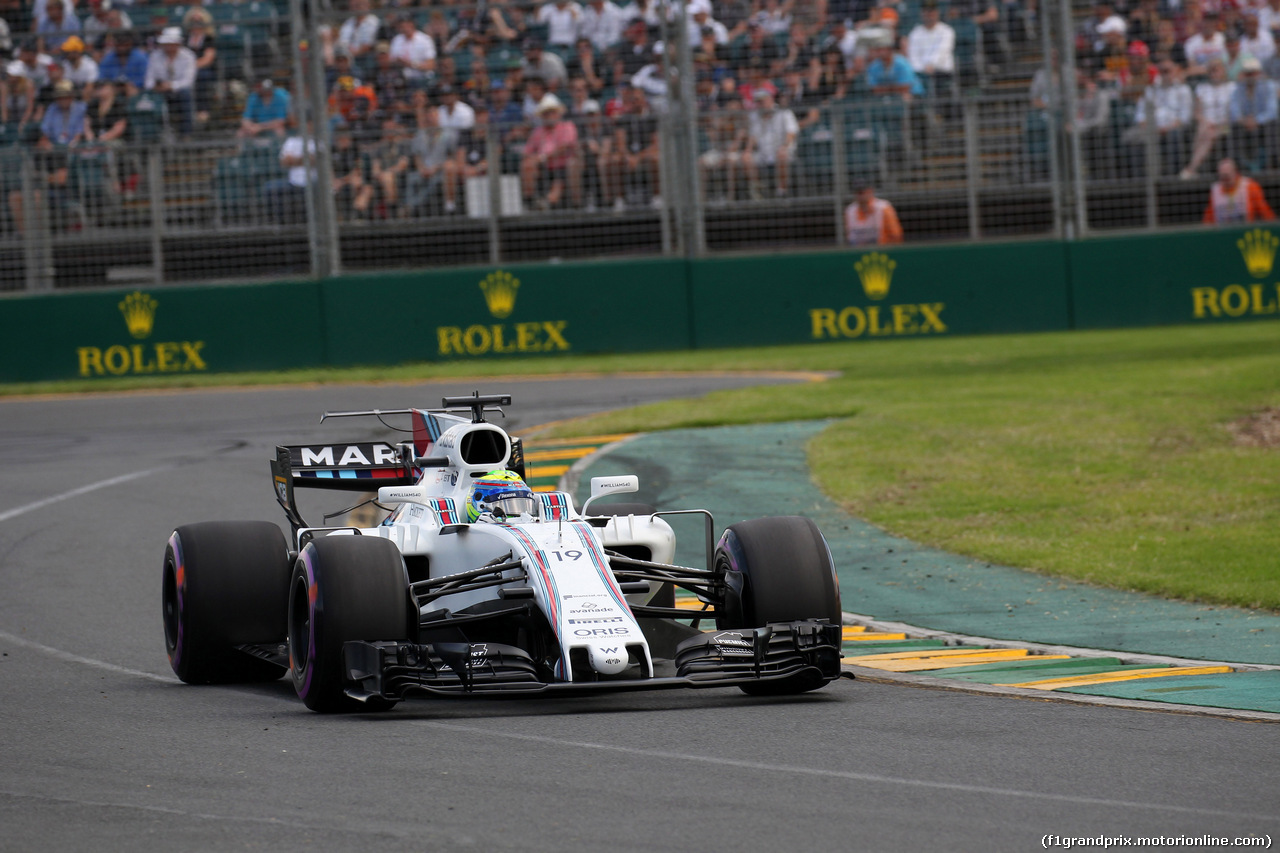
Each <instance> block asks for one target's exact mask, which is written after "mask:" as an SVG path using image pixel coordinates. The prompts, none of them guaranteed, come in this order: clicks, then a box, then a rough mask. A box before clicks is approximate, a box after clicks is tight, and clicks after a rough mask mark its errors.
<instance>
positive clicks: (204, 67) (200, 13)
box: [182, 6, 218, 124]
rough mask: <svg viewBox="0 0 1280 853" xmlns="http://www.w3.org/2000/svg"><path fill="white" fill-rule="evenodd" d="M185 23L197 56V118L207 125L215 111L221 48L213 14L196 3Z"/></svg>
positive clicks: (191, 45) (189, 44) (183, 19)
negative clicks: (214, 99) (217, 44)
mask: <svg viewBox="0 0 1280 853" xmlns="http://www.w3.org/2000/svg"><path fill="white" fill-rule="evenodd" d="M182 25H183V26H184V27H186V28H187V47H188V48H189V49H190V50H191V52H192V53H193V54H195V57H196V83H195V89H194V92H195V106H196V121H197V122H199V123H200V124H205V123H206V122H208V121H209V113H210V112H211V111H212V110H213V96H214V89H215V88H216V87H217V84H218V48H217V46H216V45H214V43H213V31H212V27H213V16H212V15H210V14H209V13H208V11H206V10H205V9H203V8H201V7H199V6H196V7H194V8H192V9H190V10H188V11H187V14H185V15H183V16H182Z"/></svg>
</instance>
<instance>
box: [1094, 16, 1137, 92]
mask: <svg viewBox="0 0 1280 853" xmlns="http://www.w3.org/2000/svg"><path fill="white" fill-rule="evenodd" d="M1127 31H1128V30H1127V27H1126V25H1125V22H1124V19H1123V18H1121V17H1120V16H1119V15H1112V16H1111V17H1110V18H1107V20H1105V21H1103V22H1102V23H1101V24H1099V25H1098V33H1099V34H1100V35H1101V36H1102V48H1101V49H1100V50H1098V51H1096V52H1095V53H1094V54H1093V55H1092V56H1091V57H1090V59H1089V62H1088V63H1087V65H1086V68H1087V69H1088V70H1089V71H1090V72H1091V74H1092V76H1093V79H1094V80H1096V81H1097V83H1098V85H1101V86H1111V87H1118V86H1119V81H1120V78H1121V77H1122V76H1124V75H1125V74H1127V73H1128V71H1129V43H1128V40H1127V35H1126V33H1127Z"/></svg>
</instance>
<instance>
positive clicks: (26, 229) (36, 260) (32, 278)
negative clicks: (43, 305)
mask: <svg viewBox="0 0 1280 853" xmlns="http://www.w3.org/2000/svg"><path fill="white" fill-rule="evenodd" d="M43 192H44V182H43V181H41V180H39V179H38V178H37V176H36V174H35V161H34V159H33V158H32V156H31V155H30V154H28V153H24V154H23V155H22V222H23V227H22V248H23V256H24V257H23V260H24V261H25V262H26V267H27V269H26V279H27V281H26V284H27V290H29V291H31V292H32V293H37V292H41V291H49V290H53V273H54V269H53V250H52V248H51V247H50V245H49V217H48V216H47V213H48V210H49V205H48V203H47V202H46V201H45V200H44V199H43V197H42V196H43Z"/></svg>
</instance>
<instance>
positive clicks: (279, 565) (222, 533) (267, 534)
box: [161, 521, 290, 684]
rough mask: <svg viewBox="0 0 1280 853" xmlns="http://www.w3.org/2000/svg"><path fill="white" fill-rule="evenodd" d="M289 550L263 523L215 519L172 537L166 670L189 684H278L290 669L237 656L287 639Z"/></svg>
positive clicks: (165, 593)
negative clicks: (251, 647) (170, 669)
mask: <svg viewBox="0 0 1280 853" xmlns="http://www.w3.org/2000/svg"><path fill="white" fill-rule="evenodd" d="M289 569H290V566H289V551H288V548H287V546H286V544H285V540H284V536H283V535H282V534H281V533H280V528H278V527H276V526H275V525H274V524H272V523H270V522H266V521H210V522H203V523H200V524H186V525H183V526H182V527H179V528H178V529H177V530H175V531H173V533H172V535H170V536H169V542H168V544H167V546H166V547H165V552H164V570H163V580H162V588H161V604H162V611H163V618H164V641H165V649H166V650H167V651H168V653H169V665H170V666H171V667H173V671H174V672H175V673H176V674H177V676H178V678H180V679H181V680H182V681H184V682H186V683H188V684H213V683H223V684H225V683H233V682H246V681H274V680H275V679H277V678H279V677H280V676H282V675H284V674H285V672H286V669H285V667H283V666H281V665H279V664H276V663H272V662H271V661H268V660H263V659H261V658H258V657H254V656H253V655H251V654H249V653H247V652H242V651H240V650H239V649H238V648H237V646H242V645H270V644H276V643H281V642H283V641H284V639H285V631H286V627H285V602H286V601H287V600H288V596H289Z"/></svg>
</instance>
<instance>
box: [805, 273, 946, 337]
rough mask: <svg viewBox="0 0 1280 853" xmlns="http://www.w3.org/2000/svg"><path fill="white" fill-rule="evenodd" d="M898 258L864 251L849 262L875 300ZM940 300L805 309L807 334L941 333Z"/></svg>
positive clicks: (885, 288)
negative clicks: (808, 326) (851, 262)
mask: <svg viewBox="0 0 1280 853" xmlns="http://www.w3.org/2000/svg"><path fill="white" fill-rule="evenodd" d="M897 268H898V262H897V261H895V260H893V259H892V258H890V257H889V256H888V255H886V254H885V253H883V252H868V253H867V254H864V255H862V256H861V257H859V258H858V260H857V261H855V262H854V264H853V269H854V272H856V273H857V274H858V281H859V282H860V283H861V284H862V293H863V294H864V295H865V296H866V297H867V298H868V299H871V300H873V301H876V302H879V301H881V300H883V299H885V298H887V297H888V296H889V289H890V287H891V286H892V285H893V275H894V271H895V270H897ZM946 307H947V306H946V304H945V303H943V302H922V303H901V304H896V305H870V304H863V305H846V306H845V307H843V308H811V309H809V324H810V336H811V337H812V338H813V340H816V341H821V340H828V339H841V338H861V337H873V338H883V337H890V336H905V335H929V334H934V335H941V334H945V333H946V331H947V324H946V323H945V322H943V319H942V313H943V311H945V310H946Z"/></svg>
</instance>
